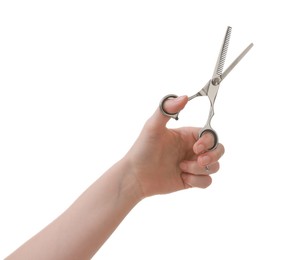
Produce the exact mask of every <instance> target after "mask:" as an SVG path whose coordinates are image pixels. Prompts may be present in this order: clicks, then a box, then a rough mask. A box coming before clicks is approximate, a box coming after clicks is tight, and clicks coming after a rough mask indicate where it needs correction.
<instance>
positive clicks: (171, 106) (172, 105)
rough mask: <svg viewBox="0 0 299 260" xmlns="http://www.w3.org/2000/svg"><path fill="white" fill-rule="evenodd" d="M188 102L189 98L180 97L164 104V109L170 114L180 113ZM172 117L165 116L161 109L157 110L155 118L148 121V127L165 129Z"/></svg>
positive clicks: (168, 100)
mask: <svg viewBox="0 0 299 260" xmlns="http://www.w3.org/2000/svg"><path fill="white" fill-rule="evenodd" d="M187 102H188V97H187V96H180V97H177V98H169V99H167V100H166V101H165V102H164V104H163V108H164V110H165V111H167V112H168V113H170V114H173V113H178V112H180V111H181V110H182V109H183V108H184V107H185V105H186V104H187ZM169 119H170V117H168V116H166V115H163V114H162V112H161V110H160V108H157V110H156V111H155V113H154V114H153V116H152V117H151V118H150V119H149V120H148V125H149V126H150V127H153V128H159V127H165V126H166V124H167V122H168V121H169Z"/></svg>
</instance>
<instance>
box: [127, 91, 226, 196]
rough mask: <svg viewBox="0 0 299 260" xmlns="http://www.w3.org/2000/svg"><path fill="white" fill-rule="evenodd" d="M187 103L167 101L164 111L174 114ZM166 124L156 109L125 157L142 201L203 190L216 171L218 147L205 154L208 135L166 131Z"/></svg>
mask: <svg viewBox="0 0 299 260" xmlns="http://www.w3.org/2000/svg"><path fill="white" fill-rule="evenodd" d="M187 102H188V98H187V96H181V97H179V98H176V99H171V100H167V101H166V102H165V104H164V106H165V110H167V111H168V112H170V113H175V112H178V111H180V110H182V109H183V108H184V107H185V105H186V104H187ZM168 120H169V118H168V117H167V116H164V115H162V113H161V112H160V110H159V109H157V110H156V112H155V113H154V114H153V116H152V117H151V118H150V119H149V120H148V121H147V122H146V124H145V126H144V128H143V130H142V131H141V134H140V136H139V137H138V139H137V140H136V142H135V144H134V145H133V147H132V148H131V149H130V151H129V152H128V153H127V155H126V156H125V160H127V161H128V162H129V163H130V166H131V167H132V169H133V174H134V176H135V178H136V180H137V183H138V185H139V188H140V189H139V190H140V196H141V197H142V198H145V197H148V196H152V195H156V194H165V193H170V192H174V191H178V190H182V189H186V188H189V187H199V188H206V187H208V186H209V185H210V184H211V182H212V179H211V177H210V174H212V173H215V172H217V171H218V170H219V162H218V160H219V159H220V158H221V156H222V155H223V154H224V147H223V145H222V144H219V145H218V146H217V148H216V149H214V150H212V151H209V148H211V147H212V146H213V142H214V140H213V136H212V135H210V134H204V135H203V136H202V137H201V138H199V139H198V132H199V130H200V128H197V127H183V128H178V129H168V128H167V127H166V124H167V122H168Z"/></svg>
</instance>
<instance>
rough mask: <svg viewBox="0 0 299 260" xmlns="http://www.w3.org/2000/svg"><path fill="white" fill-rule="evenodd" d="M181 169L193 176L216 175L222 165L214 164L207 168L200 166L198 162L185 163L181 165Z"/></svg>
mask: <svg viewBox="0 0 299 260" xmlns="http://www.w3.org/2000/svg"><path fill="white" fill-rule="evenodd" d="M180 168H181V170H182V171H183V172H186V173H191V174H193V175H208V174H212V173H216V172H217V171H218V170H219V168H220V164H219V162H214V163H212V164H209V165H206V166H200V165H199V164H198V162H197V161H184V162H182V163H180Z"/></svg>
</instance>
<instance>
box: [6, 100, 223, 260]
mask: <svg viewBox="0 0 299 260" xmlns="http://www.w3.org/2000/svg"><path fill="white" fill-rule="evenodd" d="M187 102H188V98H187V96H181V97H179V98H176V99H172V100H167V101H166V102H165V105H164V108H165V109H166V110H167V111H168V112H170V113H175V112H178V111H180V110H182V109H183V108H184V107H185V105H186V104H187ZM168 120H169V118H168V117H166V116H164V115H162V113H161V112H160V110H159V109H157V110H156V111H155V112H154V114H153V115H152V116H151V117H150V118H149V119H148V120H147V122H146V123H145V125H144V128H143V129H142V131H141V133H140V135H139V137H138V138H137V140H136V141H135V143H134V144H133V146H132V147H131V149H130V150H129V151H128V153H127V154H126V155H125V156H124V157H123V158H122V159H120V160H119V161H118V162H116V163H115V164H114V165H113V166H112V167H111V168H110V169H108V170H107V171H106V172H105V173H104V174H103V175H102V176H101V177H100V178H99V179H98V180H96V181H95V182H94V183H93V184H92V185H91V186H90V187H89V188H88V189H87V190H86V191H84V192H83V193H82V195H81V196H80V197H79V198H78V199H77V200H76V201H75V202H74V203H73V204H72V205H71V206H70V207H69V208H68V209H66V211H64V212H63V213H62V214H61V215H60V216H58V217H57V218H56V219H55V220H54V221H53V222H52V223H50V224H49V225H48V226H47V227H45V228H44V229H43V230H41V231H40V232H39V233H38V234H36V235H35V236H33V237H32V238H31V239H30V240H28V241H27V242H25V243H24V244H23V245H22V246H21V247H19V248H18V249H17V250H16V251H15V252H13V253H12V254H11V255H10V256H8V257H7V258H6V259H44V260H47V259H56V260H59V259H64V260H65V259H72V260H74V259H90V258H92V256H93V255H94V254H95V253H96V252H97V251H98V250H99V249H100V247H101V246H102V245H103V244H104V243H105V241H106V240H107V239H108V238H109V236H110V235H111V234H112V233H113V232H114V230H115V229H116V228H117V226H118V225H119V224H120V223H121V221H122V220H123V219H124V218H125V216H126V215H127V214H128V213H129V212H130V211H131V210H132V209H133V208H134V206H135V205H136V204H138V203H139V202H140V201H142V200H143V199H144V198H147V197H149V196H153V195H157V194H167V193H171V192H175V191H179V190H184V189H188V188H191V187H198V188H206V187H208V186H209V185H210V184H211V183H212V179H211V176H210V174H212V173H215V172H217V171H218V170H219V162H218V161H219V159H220V158H221V157H222V155H223V154H224V147H223V145H222V144H219V145H218V146H217V148H216V149H215V150H212V151H209V150H208V149H209V148H210V147H212V145H213V137H212V136H211V135H209V134H205V135H203V136H202V137H201V138H200V139H198V132H199V128H196V127H183V128H178V129H168V128H167V127H166V124H167V122H168ZM207 165H208V166H209V170H208V171H207V170H206V168H205V166H207Z"/></svg>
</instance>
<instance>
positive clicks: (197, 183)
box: [182, 173, 212, 189]
mask: <svg viewBox="0 0 299 260" xmlns="http://www.w3.org/2000/svg"><path fill="white" fill-rule="evenodd" d="M182 179H183V181H184V185H185V188H192V187H197V188H202V189H205V188H207V187H209V186H210V185H211V183H212V178H211V177H210V176H209V175H193V174H188V173H183V174H182Z"/></svg>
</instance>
